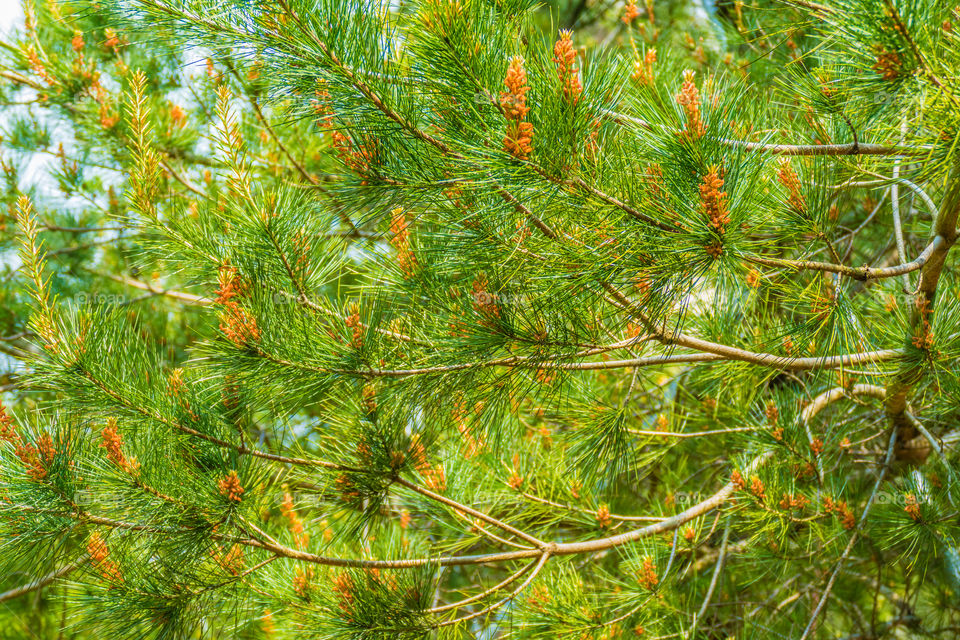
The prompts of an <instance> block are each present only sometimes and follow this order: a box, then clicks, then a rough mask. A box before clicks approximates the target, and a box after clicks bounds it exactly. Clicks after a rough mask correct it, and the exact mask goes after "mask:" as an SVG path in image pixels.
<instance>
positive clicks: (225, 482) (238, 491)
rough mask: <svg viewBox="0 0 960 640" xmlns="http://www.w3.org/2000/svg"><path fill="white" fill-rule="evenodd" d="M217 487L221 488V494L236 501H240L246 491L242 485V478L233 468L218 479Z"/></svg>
mask: <svg viewBox="0 0 960 640" xmlns="http://www.w3.org/2000/svg"><path fill="white" fill-rule="evenodd" d="M217 489H219V491H220V495H222V496H224V497H225V498H227V499H228V500H233V501H234V502H240V500H241V496H242V495H243V492H244V491H245V489H244V488H243V487H242V486H241V485H240V478H239V476H237V472H236V471H233V470H232V471H230V473H228V474H227V475H225V476H223V477H222V478H220V480H218V481H217Z"/></svg>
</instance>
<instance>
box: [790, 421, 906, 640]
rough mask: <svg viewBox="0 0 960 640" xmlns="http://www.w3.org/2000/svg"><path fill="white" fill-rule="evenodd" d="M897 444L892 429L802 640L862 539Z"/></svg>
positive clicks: (895, 435)
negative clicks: (870, 486)
mask: <svg viewBox="0 0 960 640" xmlns="http://www.w3.org/2000/svg"><path fill="white" fill-rule="evenodd" d="M896 444H897V430H896V429H891V431H890V443H889V444H888V445H887V456H886V458H884V461H883V467H882V468H881V469H880V474H879V476H878V477H877V482H876V484H874V485H873V491H872V492H871V493H870V497H869V498H868V499H867V504H866V505H864V507H863V513H861V515H860V520H859V521H858V522H857V526H856V528H855V529H854V531H853V535H852V536H850V542H848V543H847V546H846V548H845V549H844V550H843V553H842V554H841V555H840V559H839V560H837V564H836V566H835V567H834V569H833V573H832V574H830V579H829V580H828V581H827V586H826V588H825V589H824V592H823V595H821V596H820V600H819V601H818V602H817V606H816V608H815V609H814V610H813V614H811V616H810V621H809V622H808V623H807V628H806V629H804V630H803V635H802V636H800V640H806V639H807V638H808V637H810V633H811V632H812V631H813V627H814V625H815V624H816V622H817V618H818V617H820V613H821V612H822V611H823V609H824V607H826V605H827V600H828V599H829V598H830V591H831V590H833V584H834V583H835V582H836V580H837V576H838V575H839V574H840V571H841V570H842V569H843V563H844V562H846V560H847V557H848V556H849V555H850V551H852V550H853V545H854V544H856V542H857V540H858V539H859V538H860V530H861V529H862V528H863V524H864V522H866V520H867V514H868V513H870V507H871V506H872V505H873V502H874V500H875V499H876V497H877V491H879V490H880V485H881V484H882V483H883V480H884V478H886V476H887V470H888V469H889V468H890V462H891V461H893V450H894V448H895V446H896Z"/></svg>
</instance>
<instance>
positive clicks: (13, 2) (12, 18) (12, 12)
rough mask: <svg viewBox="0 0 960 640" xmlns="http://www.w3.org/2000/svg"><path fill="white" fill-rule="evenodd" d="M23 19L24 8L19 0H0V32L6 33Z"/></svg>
mask: <svg viewBox="0 0 960 640" xmlns="http://www.w3.org/2000/svg"><path fill="white" fill-rule="evenodd" d="M22 19H23V9H22V8H21V7H20V2H19V0H0V32H2V33H6V32H7V31H9V29H10V27H11V26H13V25H15V24H17V23H18V22H20V20H22Z"/></svg>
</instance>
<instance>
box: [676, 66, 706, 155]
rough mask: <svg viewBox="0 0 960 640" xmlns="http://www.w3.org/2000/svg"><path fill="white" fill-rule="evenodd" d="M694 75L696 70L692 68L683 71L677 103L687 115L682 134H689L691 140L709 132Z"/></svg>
mask: <svg viewBox="0 0 960 640" xmlns="http://www.w3.org/2000/svg"><path fill="white" fill-rule="evenodd" d="M694 75H695V72H694V71H691V70H690V69H687V70H686V71H684V72H683V85H682V86H681V87H680V93H678V94H677V104H679V105H680V106H681V107H683V113H684V115H686V117H687V123H686V127H685V128H684V130H683V131H681V132H680V134H681V135H686V136H688V137H689V139H690V140H698V139H700V138H702V137H703V135H704V134H705V133H706V132H707V130H706V127H705V126H704V124H703V116H702V114H701V113H700V90H699V89H697V85H695V84H694V83H693V76H694Z"/></svg>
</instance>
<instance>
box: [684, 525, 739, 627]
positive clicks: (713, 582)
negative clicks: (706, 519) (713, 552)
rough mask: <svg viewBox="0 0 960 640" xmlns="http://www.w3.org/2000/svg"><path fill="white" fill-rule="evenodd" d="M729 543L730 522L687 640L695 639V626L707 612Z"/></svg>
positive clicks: (725, 530) (724, 531) (724, 532)
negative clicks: (689, 639)
mask: <svg viewBox="0 0 960 640" xmlns="http://www.w3.org/2000/svg"><path fill="white" fill-rule="evenodd" d="M729 541H730V522H729V521H728V522H727V526H726V528H725V529H724V530H723V541H722V542H721V543H720V554H719V555H718V556H717V564H716V565H714V567H713V577H711V578H710V586H708V587H707V593H706V595H705V596H704V597H703V603H702V604H701V605H700V610H699V611H698V612H697V613H696V614H694V616H693V622H692V623H691V624H690V631H688V632H687V637H688V638H693V637H695V636H694V634H695V633H696V632H697V626H698V625H699V624H700V620H701V618H703V614H705V613H706V612H707V607H709V606H710V600H711V599H712V598H713V592H714V590H715V589H716V588H717V583H718V582H719V581H720V572H721V571H723V561H724V560H725V559H726V557H727V543H728V542H729Z"/></svg>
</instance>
